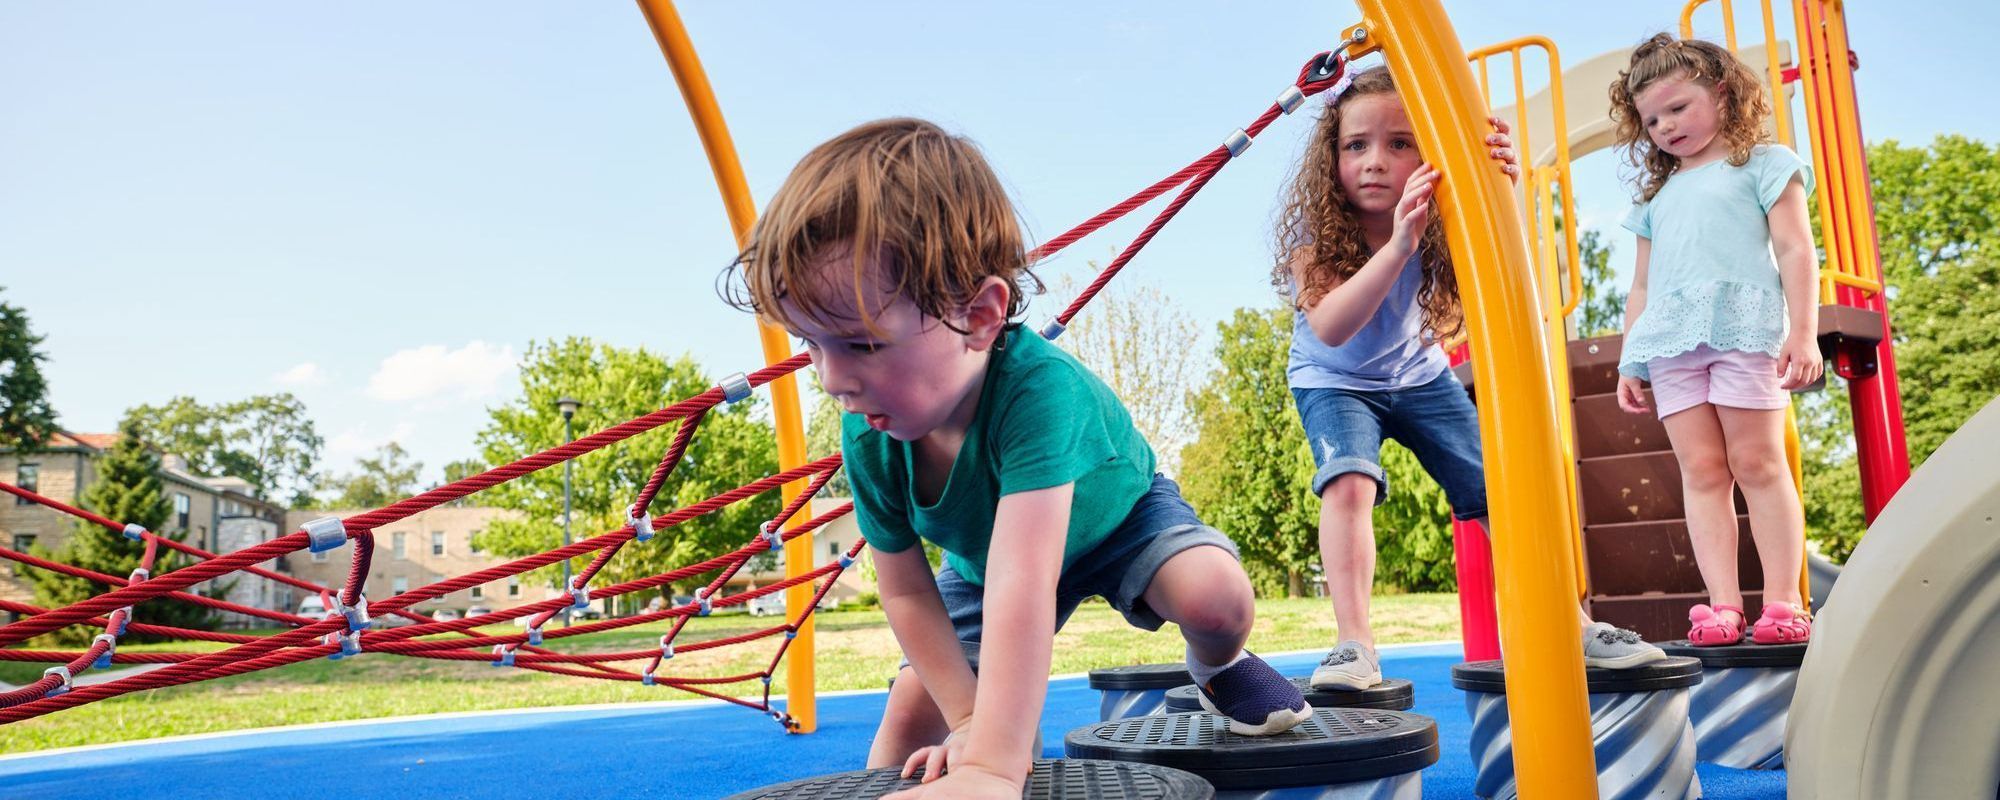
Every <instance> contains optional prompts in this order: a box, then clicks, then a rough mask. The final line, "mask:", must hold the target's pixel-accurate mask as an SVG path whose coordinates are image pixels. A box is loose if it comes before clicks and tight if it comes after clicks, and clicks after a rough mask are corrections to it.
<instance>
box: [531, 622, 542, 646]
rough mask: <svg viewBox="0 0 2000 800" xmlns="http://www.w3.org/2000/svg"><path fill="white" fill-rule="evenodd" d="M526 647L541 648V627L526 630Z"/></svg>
mask: <svg viewBox="0 0 2000 800" xmlns="http://www.w3.org/2000/svg"><path fill="white" fill-rule="evenodd" d="M528 646H529V647H540V646H542V626H540V625H536V626H534V627H532V628H529V629H528Z"/></svg>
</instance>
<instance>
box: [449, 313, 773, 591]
mask: <svg viewBox="0 0 2000 800" xmlns="http://www.w3.org/2000/svg"><path fill="white" fill-rule="evenodd" d="M520 380H521V393H520V395H519V396H518V397H516V398H515V399H513V400H510V401H508V402H507V403H506V404H504V405H502V406H500V407H498V408H495V409H493V410H492V411H491V415H492V416H491V421H490V422H489V423H488V424H487V426H486V428H485V429H484V430H482V431H480V433H479V437H478V441H479V446H480V450H481V456H482V458H483V459H484V461H485V462H486V463H488V464H507V463H511V462H513V461H515V460H518V459H520V458H523V457H525V456H528V455H531V454H533V453H536V452H539V451H541V450H545V449H547V448H550V447H555V446H557V445H560V444H562V442H563V421H562V416H561V414H560V413H558V412H557V410H556V400H557V398H560V397H563V396H569V397H574V398H576V399H578V400H581V401H582V402H583V407H582V408H581V409H580V410H579V411H578V412H577V414H576V417H575V420H574V423H575V430H576V434H577V436H578V437H579V438H581V437H582V436H585V435H587V434H590V433H594V432H596V431H599V430H602V429H604V428H608V427H610V426H612V425H615V424H618V423H621V422H624V421H626V420H629V419H631V418H633V417H637V416H640V415H643V414H646V413H649V412H652V411H655V410H657V409H660V408H662V407H665V406H667V405H671V404H673V403H676V402H679V401H681V400H683V399H686V398H689V397H692V396H694V395H696V394H699V393H701V392H702V391H705V390H707V389H708V388H709V387H711V386H713V385H715V382H714V381H713V380H711V379H710V378H708V377H707V376H706V375H704V374H703V373H702V370H701V369H700V367H699V366H698V365H696V364H695V362H694V361H693V360H692V359H691V358H688V357H686V356H682V357H680V358H676V359H671V360H669V359H666V358H662V357H661V356H658V355H655V354H653V353H651V352H648V351H646V350H644V349H625V348H619V347H614V346H611V345H606V344H599V343H596V342H593V341H591V340H589V339H585V338H576V337H572V338H569V339H563V340H560V341H550V342H539V343H535V344H533V345H531V346H530V347H529V349H528V352H527V354H526V355H525V356H524V357H523V360H522V364H521V372H520ZM760 403H761V396H758V397H753V398H752V399H750V400H746V401H743V402H740V403H737V404H735V405H732V406H724V407H718V408H715V409H712V410H711V411H710V412H709V413H708V414H707V415H706V418H705V419H704V420H703V421H702V423H701V427H700V428H699V429H698V432H697V433H696V435H695V437H694V442H693V444H692V445H691V446H690V447H689V448H688V451H687V456H686V458H684V459H683V460H682V462H681V464H680V466H679V468H677V469H676V470H675V471H674V473H673V475H672V476H670V477H669V478H668V479H667V482H666V484H665V485H664V486H663V488H662V489H661V491H660V496H659V499H658V500H656V501H655V502H654V504H653V508H652V513H653V516H654V517H655V518H656V519H657V518H659V517H661V516H663V515H664V514H665V513H666V512H667V511H669V510H671V509H674V508H679V507H683V506H687V505H690V504H693V503H695V502H697V501H700V500H703V499H706V498H708V497H710V496H713V495H716V494H721V493H722V492H724V491H727V490H729V489H732V488H735V487H737V486H741V485H743V484H746V483H749V482H751V481H754V480H756V479H758V478H761V477H764V476H767V475H770V474H773V473H775V472H777V461H778V459H777V446H776V439H775V437H774V434H773V431H772V429H771V426H770V424H769V423H768V422H766V421H765V420H764V419H763V418H762V417H761V416H760V415H759V414H757V413H756V412H757V408H758V405H759V404H760ZM675 433H676V429H675V426H674V425H672V424H669V425H665V426H662V427H660V428H659V429H657V430H654V431H651V432H648V433H645V434H642V435H639V436H636V437H633V438H631V439H627V440H626V441H624V442H622V443H619V444H615V445H612V446H610V447H607V448H605V449H603V450H599V451H597V452H595V453H591V454H589V455H585V456H583V457H582V458H579V459H577V460H575V461H574V462H573V463H574V465H575V477H574V481H573V487H574V488H573V498H574V499H573V503H574V525H573V530H574V532H575V536H576V538H578V539H582V538H586V537H589V536H594V535H597V534H599V533H603V532H605V531H609V530H612V529H614V528H617V527H619V526H620V525H623V524H624V523H625V519H626V509H627V508H628V507H629V506H630V505H631V503H632V500H633V499H634V498H635V497H637V495H638V493H639V490H640V489H641V488H642V487H643V486H644V485H645V483H646V480H647V479H648V478H649V477H651V475H652V473H653V471H654V469H655V468H656V467H657V465H658V464H659V462H660V459H661V458H662V457H663V456H665V454H666V452H667V449H668V447H669V445H671V443H672V442H673V437H674V435H675ZM484 494H485V496H484V497H483V498H482V501H483V502H484V503H485V504H486V505H489V506H496V507H500V508H510V509H514V510H517V511H520V512H522V513H521V515H520V517H519V518H518V519H507V520H497V521H495V522H494V523H493V524H492V525H491V526H489V527H488V528H487V529H486V531H485V532H484V533H483V534H481V535H480V536H479V546H480V548H481V549H484V550H486V551H488V552H492V553H496V554H500V555H508V556H520V555H527V554H530V553H538V552H543V551H546V550H549V549H552V548H554V547H556V546H558V545H560V544H561V542H562V510H563V470H562V468H561V467H560V466H556V467H550V468H548V469H544V470H542V471H540V472H537V473H534V474H532V475H527V476H523V477H522V478H520V479H518V480H514V481H510V482H508V483H505V484H501V485H500V486H496V487H493V488H492V489H489V490H487V491H486V492H485V493H484ZM778 498H779V495H778V493H777V492H775V491H773V492H767V493H765V494H763V495H759V496H758V497H756V498H753V499H751V500H747V501H744V502H740V503H736V504H734V505H731V506H729V507H728V508H725V509H722V510H720V511H717V512H715V513H712V514H709V515H707V516H704V517H701V518H699V519H696V520H692V521H689V522H686V523H683V524H681V525H678V526H675V527H672V528H665V529H663V530H661V531H660V532H659V534H658V535H657V536H656V537H654V538H653V540H652V541H649V542H644V543H639V542H634V543H631V544H628V545H626V547H625V548H624V549H623V550H622V551H620V552H619V554H618V556H617V558H614V559H612V561H611V563H610V564H609V565H608V566H607V567H606V569H605V572H604V574H603V577H601V578H599V579H598V581H597V582H598V583H600V584H602V583H609V582H616V581H623V580H631V579H633V578H638V577H642V576H646V575H654V574H658V573H661V572H666V571H668V570H669V569H672V568H674V567H678V566H684V565H687V564H689V563H693V562H697V561H701V560H704V559H707V558H711V557H714V556H716V555H719V554H721V553H723V552H727V551H729V550H733V549H735V548H737V547H740V546H742V545H743V544H744V543H746V542H748V541H750V540H751V539H753V538H755V537H756V535H757V530H758V526H759V525H760V524H762V523H763V522H765V521H767V520H769V519H770V518H772V517H774V516H776V515H777V513H778V509H779V499H778ZM579 566H581V564H579ZM559 570H560V566H552V567H551V568H549V569H548V570H545V571H544V573H543V576H544V577H545V578H546V579H547V580H548V581H549V583H550V584H551V585H553V584H554V583H555V578H554V577H552V576H554V575H557V574H559ZM709 577H712V576H702V577H701V578H697V580H702V579H706V578H709ZM689 585H692V584H689ZM667 588H668V589H669V590H671V589H672V588H673V587H667Z"/></svg>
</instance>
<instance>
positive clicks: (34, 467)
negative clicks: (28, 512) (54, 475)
mask: <svg viewBox="0 0 2000 800" xmlns="http://www.w3.org/2000/svg"><path fill="white" fill-rule="evenodd" d="M14 485H15V486H19V487H21V488H23V489H26V490H28V491H31V492H36V493H40V492H41V491H42V489H41V486H42V465H40V464H22V465H21V466H20V468H19V469H16V470H14ZM34 504H35V501H33V500H29V499H28V498H25V497H21V496H19V495H16V496H15V497H14V505H17V506H31V505H34Z"/></svg>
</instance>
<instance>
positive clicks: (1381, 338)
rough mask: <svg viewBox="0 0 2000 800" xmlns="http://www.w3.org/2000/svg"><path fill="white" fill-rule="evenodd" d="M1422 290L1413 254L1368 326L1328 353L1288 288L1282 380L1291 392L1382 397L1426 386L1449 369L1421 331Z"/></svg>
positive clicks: (1419, 267)
mask: <svg viewBox="0 0 2000 800" xmlns="http://www.w3.org/2000/svg"><path fill="white" fill-rule="evenodd" d="M1423 285H1424V265H1423V261H1422V260H1421V259H1420V258H1419V257H1418V256H1416V255H1414V254H1412V255H1411V256H1410V260H1408V261H1406V262H1403V271H1402V272H1401V273H1399V274H1398V275H1397V276H1396V283H1395V285H1393V286H1391V287H1390V288H1389V294H1388V296H1386V297H1384V298H1382V305H1381V306H1380V307H1378V308H1376V309H1375V314H1374V315H1373V316H1370V317H1369V318H1368V322H1367V323H1366V324H1364V325H1362V326H1361V330H1358V331H1355V332H1354V336H1353V337H1351V338H1349V339H1348V340H1347V343H1346V344H1343V345H1341V346H1339V347H1332V346H1329V345H1327V344H1326V343H1325V342H1322V341H1320V340H1319V337H1318V336H1317V335H1315V334H1314V333H1313V331H1312V325H1310V324H1308V323H1307V322H1306V312H1304V311H1301V310H1299V309H1298V307H1297V304H1296V301H1297V298H1298V287H1297V286H1291V287H1288V289H1289V290H1290V291H1289V292H1288V294H1290V295H1291V296H1292V298H1293V300H1294V305H1293V310H1292V348H1291V354H1290V358H1289V359H1288V363H1287V364H1286V366H1285V379H1286V381H1287V382H1288V383H1289V384H1291V386H1292V388H1296V389H1347V390H1350V391H1360V392H1384V391H1389V390H1392V389H1407V388H1409V387H1412V386H1422V385H1424V384H1426V383H1430V382H1431V380H1432V379H1433V378H1436V377H1437V376H1438V374H1439V373H1441V372H1444V371H1445V370H1447V369H1449V368H1450V367H1451V361H1450V360H1449V359H1447V358H1445V355H1444V350H1443V349H1441V348H1439V347H1438V345H1437V342H1436V341H1433V339H1432V337H1431V334H1430V332H1429V331H1428V330H1426V329H1425V328H1424V310H1423V307H1422V306H1421V305H1420V304H1419V303H1418V302H1417V295H1418V294H1419V290H1421V289H1422V288H1423Z"/></svg>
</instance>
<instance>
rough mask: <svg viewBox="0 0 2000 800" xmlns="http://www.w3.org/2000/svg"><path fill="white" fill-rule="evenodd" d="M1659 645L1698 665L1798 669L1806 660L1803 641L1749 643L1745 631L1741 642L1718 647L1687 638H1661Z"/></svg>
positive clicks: (1722, 667)
mask: <svg viewBox="0 0 2000 800" xmlns="http://www.w3.org/2000/svg"><path fill="white" fill-rule="evenodd" d="M1660 649H1661V650H1665V651H1667V655H1670V656H1686V657H1689V658H1699V659H1701V665H1702V666H1703V667H1706V668H1708V669H1733V668H1736V667H1775V668H1778V669H1798V668H1799V665H1800V664H1803V663H1805V660H1806V643H1805V642H1799V643H1797V644H1751V643H1750V637H1749V635H1748V634H1745V635H1744V637H1743V642H1742V643H1741V644H1731V645H1723V646H1720V647H1696V646H1694V645H1693V644H1691V643H1689V642H1688V641H1687V640H1686V639H1681V640H1679V641H1673V642H1661V643H1660Z"/></svg>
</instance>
